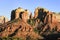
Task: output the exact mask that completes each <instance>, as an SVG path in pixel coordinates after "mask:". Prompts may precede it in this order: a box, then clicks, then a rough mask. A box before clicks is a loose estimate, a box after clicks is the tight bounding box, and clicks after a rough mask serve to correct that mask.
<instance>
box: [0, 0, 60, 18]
mask: <svg viewBox="0 0 60 40" xmlns="http://www.w3.org/2000/svg"><path fill="white" fill-rule="evenodd" d="M38 6H40V7H43V8H46V9H48V10H50V11H54V12H60V0H0V16H6V17H7V18H8V19H10V16H11V11H12V10H13V9H16V8H18V7H22V8H24V9H28V10H30V11H31V12H34V10H35V8H36V7H38Z"/></svg>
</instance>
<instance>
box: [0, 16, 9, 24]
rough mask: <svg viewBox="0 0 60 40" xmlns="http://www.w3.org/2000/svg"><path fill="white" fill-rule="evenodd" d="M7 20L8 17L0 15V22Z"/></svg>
mask: <svg viewBox="0 0 60 40" xmlns="http://www.w3.org/2000/svg"><path fill="white" fill-rule="evenodd" d="M6 22H8V19H7V18H6V17H4V16H0V24H3V23H6Z"/></svg>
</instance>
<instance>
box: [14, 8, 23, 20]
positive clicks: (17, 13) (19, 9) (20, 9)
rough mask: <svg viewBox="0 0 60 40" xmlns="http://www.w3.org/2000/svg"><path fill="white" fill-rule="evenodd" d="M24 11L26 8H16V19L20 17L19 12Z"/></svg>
mask: <svg viewBox="0 0 60 40" xmlns="http://www.w3.org/2000/svg"><path fill="white" fill-rule="evenodd" d="M23 11H24V9H22V8H18V9H16V12H15V13H16V18H15V19H17V18H19V14H20V12H23Z"/></svg>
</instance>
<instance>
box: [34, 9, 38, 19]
mask: <svg viewBox="0 0 60 40" xmlns="http://www.w3.org/2000/svg"><path fill="white" fill-rule="evenodd" d="M37 16H38V9H35V11H34V18H37Z"/></svg>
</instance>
